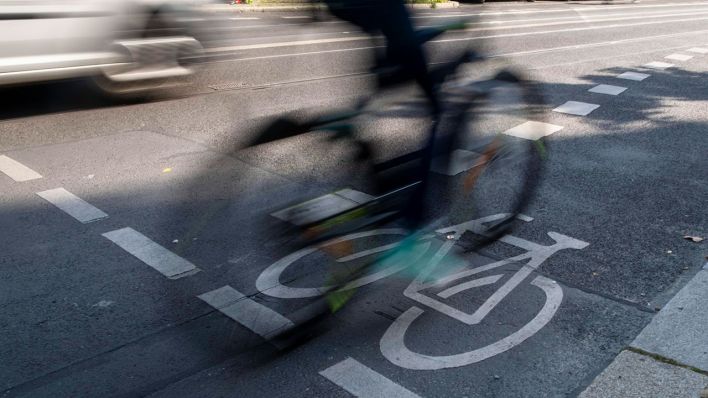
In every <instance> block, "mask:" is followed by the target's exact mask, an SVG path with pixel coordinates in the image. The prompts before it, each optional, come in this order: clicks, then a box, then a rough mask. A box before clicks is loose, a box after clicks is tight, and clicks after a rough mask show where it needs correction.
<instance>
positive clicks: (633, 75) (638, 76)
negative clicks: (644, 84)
mask: <svg viewBox="0 0 708 398" xmlns="http://www.w3.org/2000/svg"><path fill="white" fill-rule="evenodd" d="M649 76H651V75H648V74H646V73H639V72H624V73H620V74H619V75H617V78H618V79H624V80H633V81H635V82H641V81H642V80H644V79H646V78H647V77H649Z"/></svg>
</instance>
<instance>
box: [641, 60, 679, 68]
mask: <svg viewBox="0 0 708 398" xmlns="http://www.w3.org/2000/svg"><path fill="white" fill-rule="evenodd" d="M672 66H674V64H669V63H666V62H659V61H655V62H649V63H648V64H644V67H645V68H650V69H667V68H671V67H672Z"/></svg>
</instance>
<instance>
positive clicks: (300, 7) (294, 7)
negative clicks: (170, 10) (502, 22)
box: [201, 1, 460, 13]
mask: <svg viewBox="0 0 708 398" xmlns="http://www.w3.org/2000/svg"><path fill="white" fill-rule="evenodd" d="M459 6H460V3H459V2H457V1H447V2H445V3H435V6H434V7H433V4H408V7H409V8H411V9H426V10H438V9H448V8H457V7H459ZM326 9H327V6H325V5H324V4H273V5H250V4H209V5H205V6H203V7H201V10H202V11H206V12H215V13H216V12H233V13H242V12H266V11H307V10H326Z"/></svg>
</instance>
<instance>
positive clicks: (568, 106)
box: [553, 101, 600, 116]
mask: <svg viewBox="0 0 708 398" xmlns="http://www.w3.org/2000/svg"><path fill="white" fill-rule="evenodd" d="M599 107H600V105H597V104H589V103H587V102H579V101H568V102H566V103H565V104H563V105H561V106H559V107H557V108H555V109H553V112H558V113H567V114H569V115H576V116H587V115H589V114H590V112H592V111H594V110H595V109H597V108H599Z"/></svg>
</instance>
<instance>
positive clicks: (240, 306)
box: [197, 285, 295, 339]
mask: <svg viewBox="0 0 708 398" xmlns="http://www.w3.org/2000/svg"><path fill="white" fill-rule="evenodd" d="M197 297H199V298H200V299H202V300H203V301H205V302H206V303H207V304H209V305H210V306H212V307H214V308H215V309H217V310H219V312H221V313H222V314H224V315H226V316H228V317H229V318H231V319H233V320H234V321H236V322H238V323H239V324H241V325H242V326H244V327H246V328H248V329H249V330H251V331H253V332H254V333H256V334H258V335H259V336H261V337H263V338H265V339H268V338H270V337H271V336H273V335H275V334H277V333H279V332H281V331H283V330H285V329H289V328H292V327H294V326H295V325H294V324H293V323H292V322H291V321H290V320H289V319H288V318H286V317H284V316H282V315H280V314H279V313H277V312H275V311H273V310H271V309H270V308H268V307H266V306H264V305H263V304H260V303H257V302H255V301H254V300H252V299H250V298H248V297H247V296H246V295H245V294H243V293H241V292H239V291H237V290H236V289H234V288H232V287H231V286H229V285H226V286H223V287H220V288H218V289H216V290H212V291H210V292H207V293H204V294H200V295H199V296H197Z"/></svg>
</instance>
